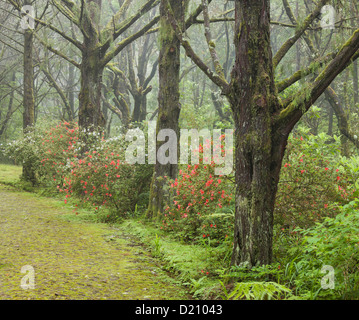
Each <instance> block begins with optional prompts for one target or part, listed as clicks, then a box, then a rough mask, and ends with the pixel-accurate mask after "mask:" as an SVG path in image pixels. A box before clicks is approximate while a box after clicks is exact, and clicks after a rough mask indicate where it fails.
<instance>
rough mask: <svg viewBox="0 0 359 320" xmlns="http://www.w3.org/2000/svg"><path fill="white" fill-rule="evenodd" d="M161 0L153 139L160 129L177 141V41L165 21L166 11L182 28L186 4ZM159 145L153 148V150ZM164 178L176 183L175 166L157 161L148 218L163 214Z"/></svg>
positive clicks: (178, 96)
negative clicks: (171, 12) (172, 131)
mask: <svg viewBox="0 0 359 320" xmlns="http://www.w3.org/2000/svg"><path fill="white" fill-rule="evenodd" d="M168 3H169V4H170V8H168V6H167V1H166V0H162V1H161V5H160V15H161V19H160V31H159V32H160V56H159V93H158V107H159V112H158V118H157V127H156V135H157V133H158V132H159V131H160V130H162V129H172V130H174V131H175V132H176V133H177V137H179V135H178V134H179V126H178V119H179V114H180V109H181V106H180V101H179V99H180V92H179V77H180V50H181V46H180V41H179V40H178V38H177V37H176V35H175V32H174V30H173V28H172V26H171V24H170V22H169V21H168V19H167V18H166V16H167V10H172V11H173V14H174V16H175V18H176V20H177V21H179V22H180V25H181V26H182V25H183V23H184V14H185V4H184V3H183V2H182V1H178V0H170V1H168ZM161 144H162V143H158V142H157V145H156V150H158V148H159V147H160V146H161ZM164 176H167V177H168V178H169V179H175V178H176V176H177V164H170V163H168V164H166V165H162V164H160V163H159V162H158V161H157V162H156V165H155V172H154V175H153V178H152V183H151V190H150V202H149V207H148V210H147V216H148V217H155V216H157V215H158V214H160V213H162V212H163V211H164V205H165V203H166V199H165V197H166V195H165V191H164V188H163V186H164V183H165V180H163V179H162V178H161V177H164Z"/></svg>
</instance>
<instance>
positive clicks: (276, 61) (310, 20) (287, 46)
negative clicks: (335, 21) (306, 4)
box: [273, 0, 330, 69]
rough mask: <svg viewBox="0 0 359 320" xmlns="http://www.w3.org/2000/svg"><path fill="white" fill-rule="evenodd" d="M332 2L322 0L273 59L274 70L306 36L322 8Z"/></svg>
mask: <svg viewBox="0 0 359 320" xmlns="http://www.w3.org/2000/svg"><path fill="white" fill-rule="evenodd" d="M329 1H330V0H320V1H319V2H318V5H317V7H316V8H315V9H314V11H312V12H311V13H310V14H309V15H308V16H307V17H306V18H305V20H304V22H303V24H302V26H300V28H298V29H297V30H296V31H295V34H294V36H293V37H291V38H289V39H288V40H287V41H286V42H285V43H284V44H283V45H282V47H281V48H280V49H279V50H278V52H277V53H276V54H275V56H274V58H273V68H274V69H275V68H276V67H277V65H278V64H279V63H280V62H281V60H282V59H283V58H284V56H285V55H286V54H287V52H288V51H289V50H290V48H292V46H293V45H294V44H295V43H296V42H297V40H298V39H299V38H300V37H301V36H302V35H303V34H304V32H305V31H306V30H307V29H308V28H309V26H310V25H311V24H312V23H313V21H314V19H315V18H317V17H318V15H319V14H320V11H321V9H322V7H323V6H324V5H325V4H327V3H328V2H329Z"/></svg>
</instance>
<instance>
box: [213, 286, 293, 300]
mask: <svg viewBox="0 0 359 320" xmlns="http://www.w3.org/2000/svg"><path fill="white" fill-rule="evenodd" d="M220 283H221V285H222V289H223V293H224V297H223V298H224V299H225V300H272V299H276V300H279V299H285V298H288V297H290V296H291V290H290V289H288V288H286V287H285V286H283V285H281V284H279V283H276V282H238V283H236V284H235V285H234V287H233V289H232V290H231V291H230V292H228V291H227V288H226V286H225V285H224V284H223V282H220Z"/></svg>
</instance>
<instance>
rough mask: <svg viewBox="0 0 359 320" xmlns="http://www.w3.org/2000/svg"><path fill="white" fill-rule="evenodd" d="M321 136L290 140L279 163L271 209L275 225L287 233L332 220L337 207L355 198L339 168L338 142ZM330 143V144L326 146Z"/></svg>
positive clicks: (344, 173)
mask: <svg viewBox="0 0 359 320" xmlns="http://www.w3.org/2000/svg"><path fill="white" fill-rule="evenodd" d="M331 139H332V138H331V137H329V136H327V135H326V134H324V133H320V134H319V135H316V136H314V135H311V134H307V131H306V130H304V129H301V131H299V135H295V136H291V137H290V139H289V142H288V148H287V151H286V155H285V158H284V160H283V167H282V171H281V177H280V183H279V186H278V193H277V199H276V207H275V223H276V224H279V225H281V226H282V228H284V229H287V230H289V231H290V232H291V231H293V229H294V228H295V227H296V226H300V227H308V226H311V225H313V224H314V223H315V222H317V221H321V220H322V219H323V218H324V217H328V216H331V217H333V216H335V214H336V212H337V211H338V205H337V203H342V204H343V203H347V202H349V201H350V200H351V199H353V198H354V197H355V195H356V194H355V193H354V190H353V189H350V188H349V189H348V187H347V186H348V178H347V172H346V170H344V169H343V168H341V167H340V165H339V163H338V157H339V155H340V139H339V138H337V137H334V141H331ZM328 142H330V143H328Z"/></svg>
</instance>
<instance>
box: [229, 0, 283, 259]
mask: <svg viewBox="0 0 359 320" xmlns="http://www.w3.org/2000/svg"><path fill="white" fill-rule="evenodd" d="M236 6H237V10H236V15H237V17H236V38H235V45H236V48H237V52H236V62H235V66H234V69H233V70H232V87H231V90H230V93H229V94H228V97H229V101H230V103H231V107H232V111H233V116H234V122H235V125H236V128H235V132H236V136H235V139H236V146H235V159H236V185H237V191H236V217H235V232H234V248H233V255H232V264H236V265H237V264H239V263H242V262H247V263H249V265H250V266H253V265H257V264H269V263H271V260H272V247H271V246H272V230H273V210H274V199H275V195H276V191H277V183H278V180H279V170H280V165H281V161H282V157H283V151H284V147H285V143H284V141H283V140H279V141H278V140H277V135H276V134H275V132H273V128H272V121H271V118H272V114H273V113H274V112H275V110H278V108H279V102H278V99H277V97H276V89H275V85H274V72H273V65H272V52H271V47H270V33H269V21H270V20H269V3H268V1H240V2H236ZM258 48H260V50H258Z"/></svg>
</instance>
